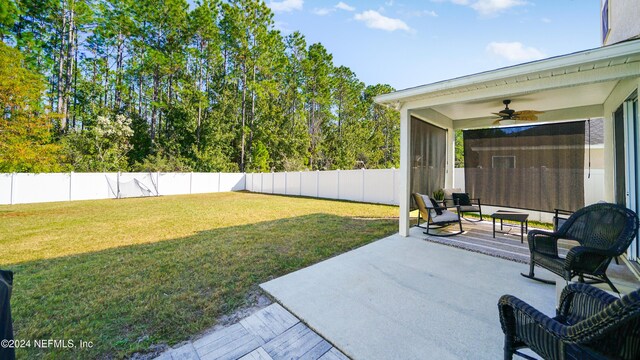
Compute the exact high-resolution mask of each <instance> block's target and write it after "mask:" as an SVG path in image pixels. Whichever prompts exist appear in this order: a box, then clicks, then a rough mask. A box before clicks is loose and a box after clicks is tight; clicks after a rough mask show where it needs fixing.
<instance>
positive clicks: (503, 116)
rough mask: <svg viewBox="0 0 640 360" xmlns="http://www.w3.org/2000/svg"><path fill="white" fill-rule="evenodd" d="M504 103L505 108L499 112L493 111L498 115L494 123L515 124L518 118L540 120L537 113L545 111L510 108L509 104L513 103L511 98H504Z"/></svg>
mask: <svg viewBox="0 0 640 360" xmlns="http://www.w3.org/2000/svg"><path fill="white" fill-rule="evenodd" d="M502 103H503V104H504V110H501V111H500V112H497V113H492V114H494V115H496V116H498V118H497V119H496V121H494V122H493V123H494V124H496V123H501V124H506V123H509V124H514V123H515V122H516V120H521V121H536V120H538V116H536V115H537V114H543V113H544V111H536V110H522V111H515V110H513V109H509V104H511V100H503V101H502Z"/></svg>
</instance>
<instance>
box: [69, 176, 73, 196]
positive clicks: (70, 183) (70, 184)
mask: <svg viewBox="0 0 640 360" xmlns="http://www.w3.org/2000/svg"><path fill="white" fill-rule="evenodd" d="M72 178H73V171H71V172H70V173H69V201H71V200H72V199H71V192H72V189H73V186H72V184H73V181H72Z"/></svg>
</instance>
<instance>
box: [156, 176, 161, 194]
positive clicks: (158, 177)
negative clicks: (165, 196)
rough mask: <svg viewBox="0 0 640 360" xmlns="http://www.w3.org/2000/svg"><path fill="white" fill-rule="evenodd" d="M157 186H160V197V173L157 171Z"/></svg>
mask: <svg viewBox="0 0 640 360" xmlns="http://www.w3.org/2000/svg"><path fill="white" fill-rule="evenodd" d="M156 184H158V196H160V171H156Z"/></svg>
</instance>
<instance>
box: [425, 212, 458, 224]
mask: <svg viewBox="0 0 640 360" xmlns="http://www.w3.org/2000/svg"><path fill="white" fill-rule="evenodd" d="M431 219H432V220H433V222H434V223H444V222H454V221H459V220H460V217H459V216H458V214H456V213H454V212H452V211H449V210H442V215H436V216H433V217H432V218H431Z"/></svg>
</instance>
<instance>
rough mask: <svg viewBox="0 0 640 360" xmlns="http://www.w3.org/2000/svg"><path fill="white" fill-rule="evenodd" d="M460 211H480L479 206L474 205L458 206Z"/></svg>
mask: <svg viewBox="0 0 640 360" xmlns="http://www.w3.org/2000/svg"><path fill="white" fill-rule="evenodd" d="M460 211H462V212H480V208H479V207H477V206H475V205H466V206H460Z"/></svg>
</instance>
